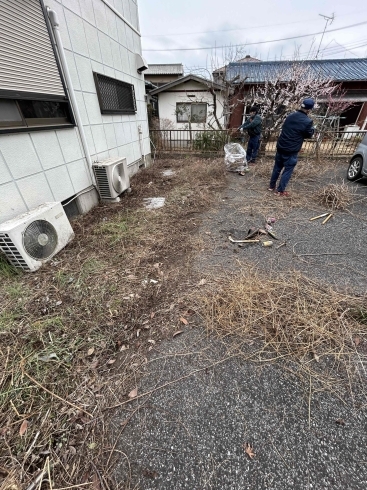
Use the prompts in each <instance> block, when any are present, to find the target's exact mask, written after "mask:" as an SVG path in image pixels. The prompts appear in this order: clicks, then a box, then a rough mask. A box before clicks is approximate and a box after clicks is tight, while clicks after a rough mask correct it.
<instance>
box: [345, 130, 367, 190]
mask: <svg viewBox="0 0 367 490" xmlns="http://www.w3.org/2000/svg"><path fill="white" fill-rule="evenodd" d="M361 177H367V133H366V134H365V135H364V137H363V140H362V141H361V142H360V143H359V145H358V146H357V149H356V151H355V152H354V155H353V156H352V158H351V160H350V162H349V167H348V171H347V179H348V180H357V179H360V178H361Z"/></svg>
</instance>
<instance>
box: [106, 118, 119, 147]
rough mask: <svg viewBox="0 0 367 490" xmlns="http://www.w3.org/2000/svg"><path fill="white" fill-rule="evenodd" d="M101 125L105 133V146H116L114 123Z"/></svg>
mask: <svg viewBox="0 0 367 490" xmlns="http://www.w3.org/2000/svg"><path fill="white" fill-rule="evenodd" d="M103 126H104V131H105V134H106V140H107V148H108V149H109V150H110V149H111V148H116V146H117V143H116V134H115V128H114V126H115V125H114V123H111V124H104V125H103Z"/></svg>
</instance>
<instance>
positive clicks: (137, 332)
mask: <svg viewBox="0 0 367 490" xmlns="http://www.w3.org/2000/svg"><path fill="white" fill-rule="evenodd" d="M140 330H141V329H140V328H138V330H137V331H136V336H137V337H139V335H140Z"/></svg>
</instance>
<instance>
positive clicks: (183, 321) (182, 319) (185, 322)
mask: <svg viewBox="0 0 367 490" xmlns="http://www.w3.org/2000/svg"><path fill="white" fill-rule="evenodd" d="M180 321H181V322H182V323H184V324H185V325H187V324H188V323H189V322H188V321H187V320H186V318H184V317H183V316H182V317H181V318H180Z"/></svg>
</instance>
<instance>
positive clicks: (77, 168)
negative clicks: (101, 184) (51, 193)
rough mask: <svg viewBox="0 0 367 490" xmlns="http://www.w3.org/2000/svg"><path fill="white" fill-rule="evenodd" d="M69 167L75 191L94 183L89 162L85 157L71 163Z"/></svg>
mask: <svg viewBox="0 0 367 490" xmlns="http://www.w3.org/2000/svg"><path fill="white" fill-rule="evenodd" d="M67 167H68V171H69V175H70V179H71V182H72V184H73V187H74V191H75V193H78V192H80V191H82V190H84V189H86V188H87V187H89V186H90V185H92V180H91V177H90V175H89V171H88V168H87V162H86V160H85V159H84V158H83V159H82V160H78V161H76V162H73V163H69V164H68V166H67Z"/></svg>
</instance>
